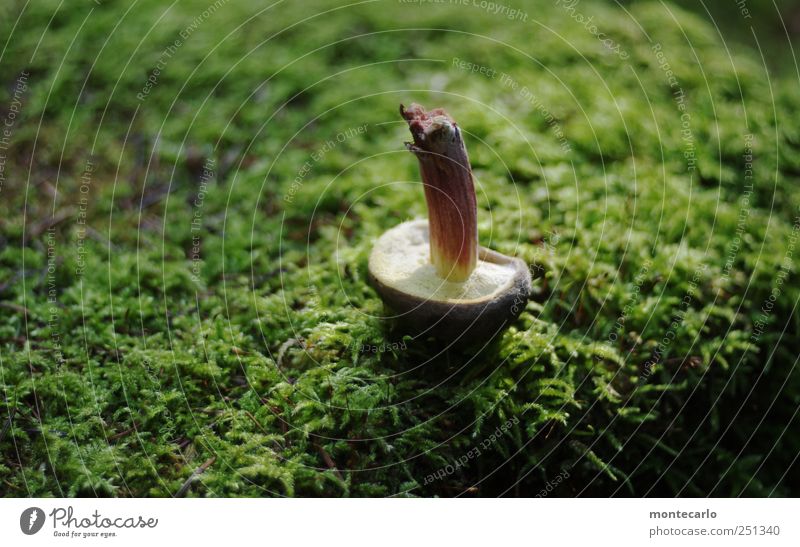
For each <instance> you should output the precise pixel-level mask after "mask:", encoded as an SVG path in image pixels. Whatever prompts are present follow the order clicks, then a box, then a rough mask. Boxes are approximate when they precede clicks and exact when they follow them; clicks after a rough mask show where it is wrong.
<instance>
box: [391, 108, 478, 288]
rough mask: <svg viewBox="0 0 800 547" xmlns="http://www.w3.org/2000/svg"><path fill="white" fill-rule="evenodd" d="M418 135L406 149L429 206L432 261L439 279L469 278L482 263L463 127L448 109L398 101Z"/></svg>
mask: <svg viewBox="0 0 800 547" xmlns="http://www.w3.org/2000/svg"><path fill="white" fill-rule="evenodd" d="M400 115H401V116H403V118H404V119H405V120H406V121H407V122H408V128H409V130H410V131H411V135H412V136H413V137H414V142H413V143H409V142H407V143H406V148H408V150H410V151H411V152H413V153H414V155H415V156H416V157H417V160H419V171H420V175H421V176H422V183H423V185H424V188H425V201H426V202H427V204H428V230H429V234H430V247H431V250H430V259H431V263H432V264H433V266H434V268H435V269H436V273H437V274H438V275H439V277H441V278H443V279H447V280H448V281H454V282H462V281H466V280H467V279H468V278H469V276H470V274H471V273H472V271H473V270H474V269H475V266H476V264H477V261H478V209H477V204H476V199H475V185H474V182H473V179H472V168H471V167H470V164H469V157H468V156H467V149H466V147H465V146H464V141H463V139H462V138H461V131H460V130H459V128H458V125H456V122H455V121H454V120H453V118H451V117H450V116H449V115H448V114H447V112H445V111H444V110H443V109H441V108H436V109H434V110H431V111H430V112H426V111H425V109H424V108H423V107H422V106H420V105H418V104H412V105H411V106H410V107H409V108H408V109H406V108H405V107H404V106H403V105H400Z"/></svg>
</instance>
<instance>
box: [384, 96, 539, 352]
mask: <svg viewBox="0 0 800 547" xmlns="http://www.w3.org/2000/svg"><path fill="white" fill-rule="evenodd" d="M400 114H401V115H402V116H403V118H404V119H405V120H406V122H408V127H409V130H410V131H411V135H412V136H413V140H414V142H413V143H406V148H407V149H408V150H409V151H411V152H412V153H413V154H414V155H415V156H416V157H417V160H418V161H419V170H420V175H421V176H422V183H423V186H424V189H425V201H426V202H427V205H428V220H427V221H426V220H422V219H417V220H410V221H407V222H403V223H401V224H399V225H397V226H395V227H394V228H391V229H390V230H388V231H387V232H385V233H384V234H383V235H381V236H380V237H379V238H378V240H377V241H376V242H375V245H374V247H373V249H372V253H371V254H370V258H369V278H370V281H371V283H372V285H373V286H374V287H375V289H376V290H377V292H378V294H379V295H380V296H381V298H382V299H383V301H384V303H385V304H386V305H387V307H388V308H390V309H391V310H393V311H394V312H396V313H397V314H398V315H397V318H398V319H399V320H400V321H401V322H403V323H406V324H407V325H411V326H413V327H414V328H415V330H419V331H429V332H430V333H431V334H434V335H437V336H439V337H445V338H451V339H452V338H458V337H466V338H467V339H472V340H474V339H475V338H474V337H475V336H480V337H481V338H487V337H492V336H493V335H495V334H496V333H498V332H500V330H501V329H502V328H503V327H504V326H505V325H506V324H507V323H508V322H509V321H510V320H511V319H513V318H514V317H516V316H517V315H519V313H520V312H521V311H522V309H523V308H524V307H525V302H526V300H527V298H528V295H529V294H530V291H531V275H530V272H529V271H528V268H527V266H526V264H525V263H524V262H523V261H522V260H520V259H519V258H514V257H510V256H505V255H503V254H500V253H498V252H496V251H493V250H491V249H486V248H484V247H481V246H480V245H479V244H478V211H477V205H476V199H475V185H474V182H473V178H472V168H471V167H470V164H469V158H468V156H467V149H466V147H465V146H464V141H463V139H462V138H461V131H460V130H459V128H458V125H457V124H456V123H455V121H454V120H453V118H451V117H450V116H449V115H448V114H447V113H446V112H445V111H444V110H443V109H441V108H437V109H434V110H431V111H430V112H426V111H425V109H424V108H423V107H422V106H420V105H418V104H412V105H411V106H410V107H409V108H408V109H406V108H405V107H403V105H400Z"/></svg>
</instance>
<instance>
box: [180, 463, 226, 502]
mask: <svg viewBox="0 0 800 547" xmlns="http://www.w3.org/2000/svg"><path fill="white" fill-rule="evenodd" d="M216 460H217V457H216V456H211V457H210V458H208V459H207V460H206V461H205V462H203V465H201V466H200V467H198V468H197V469H195V470H194V471H192V474H191V475H189V478H188V479H186V482H184V483H183V486H181V487H180V489H179V490H178V492H177V493H176V494H175V497H176V498H182V497H183V496H185V495H186V493H187V492H188V491H189V488H191V486H192V483H194V481H195V480H197V477H199V476H200V475H202V474H203V473H205V472H206V469H208V468H209V467H211V466H212V465H213V464H214V462H215V461H216Z"/></svg>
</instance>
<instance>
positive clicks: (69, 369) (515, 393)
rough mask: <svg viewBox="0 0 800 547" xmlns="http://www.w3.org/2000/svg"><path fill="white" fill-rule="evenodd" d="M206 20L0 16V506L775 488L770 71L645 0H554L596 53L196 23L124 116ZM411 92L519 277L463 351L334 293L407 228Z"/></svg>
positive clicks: (789, 87) (438, 14) (394, 18)
mask: <svg viewBox="0 0 800 547" xmlns="http://www.w3.org/2000/svg"><path fill="white" fill-rule="evenodd" d="M210 4H212V2H205V1H203V0H192V1H187V2H180V3H178V4H176V5H175V6H173V7H171V8H168V7H167V6H166V5H164V4H162V3H159V2H155V1H150V0H147V1H142V2H138V3H137V4H136V5H135V6H133V7H131V8H130V10H129V9H128V8H129V6H128V5H127V4H124V3H122V2H102V3H101V5H94V4H93V3H91V2H83V3H79V4H75V5H71V6H70V7H69V8H68V9H67V8H66V7H63V6H62V8H61V9H60V10H58V11H56V8H57V6H58V3H57V2H54V1H43V2H36V3H35V4H34V5H28V7H27V8H26V10H25V12H24V13H23V16H22V17H21V19H20V21H19V23H18V25H17V27H16V28H15V29H14V31H13V35H10V32H11V25H12V23H13V19H14V18H3V20H2V22H0V42H2V43H5V42H6V39H8V38H9V36H10V40H9V42H8V43H9V49H8V50H7V51H6V53H5V56H4V58H3V59H2V71H0V77H1V81H2V83H3V90H4V92H8V93H11V94H13V90H14V82H15V81H16V80H17V78H18V76H19V75H20V73H21V72H23V71H25V72H26V73H28V74H29V79H28V90H27V91H26V92H25V94H24V101H23V107H22V111H21V116H20V119H19V121H18V123H17V124H16V125H15V127H14V132H13V147H12V148H11V149H10V151H9V157H8V161H7V164H6V170H5V173H6V177H7V180H6V181H5V183H4V185H3V187H2V189H0V211H2V215H0V299H2V301H0V305H1V306H2V307H0V384H2V393H3V398H2V402H0V419H2V425H0V454H2V458H1V459H0V493H2V494H4V495H9V496H10V495H17V496H19V495H37V496H49V495H54V496H60V495H68V496H76V495H101V496H170V495H176V494H178V493H180V494H181V495H184V494H185V495H193V496H264V495H281V496H283V495H286V496H291V495H301V496H309V495H330V496H340V495H341V496H344V495H350V496H367V495H370V496H388V495H423V496H430V495H443V496H449V495H456V494H459V493H468V494H471V495H499V494H505V495H529V496H530V495H536V494H537V493H538V492H539V491H540V490H541V489H542V488H544V487H545V486H546V485H547V484H548V481H553V480H554V479H555V478H556V477H562V478H563V480H561V479H559V480H558V485H559V486H558V488H557V489H556V490H555V492H554V493H553V494H552V495H560V496H572V495H609V494H619V495H663V496H673V495H677V494H682V495H706V494H714V495H740V494H744V495H757V496H763V495H790V494H791V495H797V494H798V482H797V467H796V458H797V455H798V453H800V441H798V437H797V436H796V435H792V434H791V431H793V430H794V429H795V428H796V421H795V420H796V416H795V411H796V409H797V408H798V405H800V385H798V375H797V373H796V369H795V365H796V361H797V355H798V354H799V353H800V344H798V340H800V338H799V337H798V335H800V324H799V323H798V321H797V316H796V314H795V306H796V304H797V301H798V297H799V296H800V290H798V286H800V285H799V284H798V275H797V268H796V265H795V264H796V257H797V256H798V255H800V251H799V250H798V249H797V245H798V244H797V243H796V242H795V243H792V242H793V241H794V240H793V239H792V238H793V237H794V238H796V236H797V229H796V228H793V226H796V222H797V221H796V219H797V217H798V207H800V193H798V192H797V191H796V190H795V188H796V185H797V178H798V173H799V172H800V160H798V158H800V135H798V132H797V128H796V125H797V124H796V123H795V124H792V120H796V112H797V110H798V107H800V96H798V94H797V93H796V89H797V88H796V85H797V82H796V80H792V79H791V74H786V75H782V74H778V75H777V76H776V75H775V74H768V73H767V72H766V71H765V68H764V66H763V62H762V59H761V58H760V57H759V56H758V54H757V53H755V52H750V51H747V50H741V48H738V49H737V51H736V52H734V53H731V55H730V56H729V52H728V51H727V50H726V48H725V47H723V46H722V42H721V39H720V36H719V35H718V34H717V33H716V32H715V31H714V30H713V27H712V26H710V25H709V24H707V23H706V22H704V21H702V20H701V19H700V18H698V17H696V16H694V15H691V14H689V13H687V12H684V11H682V10H680V9H678V8H674V7H667V6H664V5H662V4H661V3H652V4H638V3H637V4H634V5H633V6H632V7H630V8H629V9H630V13H631V15H632V17H633V18H635V20H634V19H633V18H631V17H628V16H627V15H625V13H624V12H623V11H622V10H621V9H619V8H616V7H608V6H602V5H597V6H595V5H591V6H590V5H588V4H587V5H584V4H580V9H581V10H582V12H583V13H584V14H585V16H586V17H588V16H594V17H595V22H596V25H597V26H598V27H599V28H601V29H602V30H603V32H605V33H606V34H607V36H609V37H611V38H613V40H614V43H615V44H618V45H619V46H620V50H621V51H624V52H626V53H627V54H628V57H627V58H626V59H622V58H620V56H619V55H618V54H616V53H615V52H613V51H611V50H610V49H609V48H607V47H606V46H604V45H603V44H602V43H601V42H600V41H599V40H598V39H597V38H596V37H594V36H593V35H592V34H591V33H590V32H588V31H587V29H586V28H585V27H584V26H583V25H581V24H580V23H578V22H576V21H575V20H574V19H573V18H572V17H570V16H569V14H568V13H566V12H565V10H564V9H563V8H562V7H559V6H557V5H553V3H542V4H541V5H540V4H537V5H536V6H535V7H533V6H531V7H530V8H526V9H527V13H528V14H529V17H528V20H527V21H509V20H507V19H504V18H502V17H497V16H491V15H490V14H487V13H486V12H485V11H482V10H480V9H477V8H474V7H461V8H457V9H458V10H459V11H458V16H457V17H456V18H455V19H454V18H453V9H456V8H452V7H450V6H447V5H438V6H437V5H430V6H427V5H426V6H419V5H407V4H403V3H392V2H379V3H375V4H367V5H363V6H360V7H359V8H357V10H356V9H355V8H349V9H335V10H334V11H332V12H330V13H325V14H321V12H322V10H323V9H331V8H333V6H332V5H331V4H330V3H326V2H319V3H313V2H312V3H310V4H311V5H310V6H309V7H306V5H307V4H309V3H306V2H304V3H303V6H304V7H303V9H299V7H298V6H299V4H297V5H291V6H288V7H285V8H280V9H279V8H273V9H271V10H268V11H263V12H261V10H262V8H261V7H259V6H255V5H252V3H225V4H224V5H223V6H221V7H220V8H219V9H218V10H216V11H215V12H214V13H213V14H212V15H211V16H210V17H209V18H208V19H207V20H205V21H204V22H202V24H201V25H200V26H199V27H198V28H197V30H194V31H193V32H191V34H190V35H189V36H188V37H187V38H186V39H185V40H183V41H182V44H181V46H180V47H179V48H178V49H177V50H176V51H175V52H174V54H172V55H171V56H170V57H169V58H167V59H166V61H165V63H164V68H163V70H161V71H160V73H159V74H158V77H157V78H156V82H155V84H154V85H153V86H152V87H151V88H149V89H148V90H147V91H146V92H145V86H146V84H147V79H148V77H149V76H151V75H152V74H153V70H154V67H155V66H156V64H157V63H158V61H159V58H160V57H161V56H162V55H163V52H164V50H165V48H167V46H169V45H170V44H172V43H173V42H174V41H175V39H176V38H179V37H180V36H181V32H182V31H185V29H186V28H187V26H188V25H190V24H191V23H192V21H193V20H194V19H195V18H196V17H198V16H199V15H200V14H201V13H202V12H203V10H205V9H207V8H208V6H209V5H210ZM668 10H669V11H668ZM54 12H55V13H56V15H55V17H54V18H53V21H52V23H51V26H50V28H49V29H48V31H47V32H46V33H45V34H44V37H43V38H42V40H41V43H39V39H40V37H41V36H42V31H43V29H44V28H45V27H46V26H47V24H48V21H49V20H50V18H51V16H52V15H53V13H54ZM317 14H319V15H317ZM251 16H252V18H251ZM307 16H312V17H311V19H309V20H307V21H305V20H303V19H304V18H305V17H307ZM117 23H119V25H117ZM292 25H295V26H292ZM448 27H449V28H452V29H453V30H452V31H450V32H446V31H443V30H435V29H441V28H448ZM398 29H412V30H402V31H398ZM426 29H430V30H426ZM69 44H72V45H71V47H67V46H69ZM656 44H660V46H657V45H656ZM37 46H38V48H37ZM658 52H661V53H663V57H659V56H658V55H657V53H658ZM453 57H458V58H459V59H463V60H465V61H467V62H470V63H476V64H478V65H482V66H486V67H490V68H492V69H494V70H495V73H496V77H494V78H492V77H488V76H486V75H481V74H473V73H471V72H469V71H466V70H461V69H459V68H457V67H455V66H454V65H453ZM661 59H663V60H664V62H667V63H669V65H670V68H671V70H672V71H673V72H674V74H675V78H676V80H675V81H676V82H677V83H676V85H675V86H671V85H670V82H669V79H668V74H667V73H666V72H665V70H664V68H663V66H662V65H660V64H659V61H660V60H661ZM375 63H377V64H375ZM503 73H505V74H506V75H508V78H506V79H502V80H501V74H503ZM514 86H516V88H514ZM523 88H526V89H527V90H529V91H527V92H526V91H523ZM432 90H435V91H432ZM142 93H144V95H143V99H139V98H137V94H142ZM11 96H12V95H7V96H4V100H3V101H2V102H3V104H9V103H10V100H11ZM678 96H680V97H681V100H682V101H683V104H685V105H686V112H687V113H688V116H689V121H688V123H687V125H686V126H685V127H683V129H687V130H688V133H686V132H685V133H683V134H682V133H681V129H682V126H681V114H682V111H681V110H679V108H680V105H681V102H680V101H679V100H677V97H678ZM411 101H417V102H420V103H422V104H425V105H430V106H444V107H446V108H447V109H448V110H449V111H450V112H451V113H452V115H453V116H454V117H455V119H457V120H459V122H460V124H461V126H462V127H463V129H464V131H465V134H466V139H467V140H468V147H469V150H470V154H471V157H472V160H473V165H474V168H475V174H476V177H477V179H478V186H479V189H478V202H479V207H480V208H481V211H480V213H479V214H480V219H479V222H480V225H479V230H480V235H481V241H482V243H483V244H484V245H488V246H491V247H494V248H496V249H498V250H500V251H502V252H504V253H507V254H514V255H516V256H519V257H521V258H523V259H524V260H526V261H527V262H528V263H530V264H531V268H532V271H533V272H534V274H535V277H536V281H535V285H536V287H535V292H536V294H535V298H534V299H533V300H531V301H530V302H529V303H528V304H527V308H526V310H525V312H524V313H523V314H522V316H521V317H520V319H519V320H518V321H517V322H516V323H515V324H514V325H513V326H512V327H511V328H510V329H508V331H507V332H505V333H504V334H503V335H502V336H501V337H499V338H498V339H496V340H494V341H492V342H491V343H489V344H488V345H486V346H485V347H480V346H478V347H473V348H463V347H462V348H445V347H442V346H441V344H438V343H436V342H435V341H433V340H427V339H413V338H409V337H404V336H403V333H398V332H393V331H391V330H390V329H388V328H387V325H385V324H384V323H383V322H382V320H381V317H382V316H383V314H384V310H383V306H382V303H381V302H380V300H379V299H378V298H377V296H376V294H375V292H374V291H373V290H372V289H371V288H370V287H369V286H368V285H367V283H366V278H367V275H366V273H367V272H366V261H367V256H368V254H369V251H370V247H371V244H372V241H373V240H374V239H375V238H376V237H377V236H378V235H379V234H380V233H382V232H383V231H384V230H386V229H388V228H390V227H392V226H394V225H396V224H397V223H398V222H400V221H402V220H404V219H407V218H410V217H412V216H423V215H424V214H425V209H424V201H423V199H422V193H421V191H420V187H419V185H418V184H417V183H416V181H417V180H418V174H417V172H416V165H415V162H414V161H412V158H410V157H409V155H408V154H407V153H406V152H405V151H404V149H403V147H402V142H403V140H407V138H408V136H407V130H406V128H405V127H404V124H403V123H402V120H400V119H399V117H398V115H397V106H398V104H399V103H400V102H406V103H408V102H411ZM364 124H366V132H365V133H361V134H358V133H356V134H355V135H350V136H348V132H352V130H353V129H355V128H358V127H360V126H362V125H364ZM340 134H344V135H345V136H344V137H342V138H341V140H337V136H338V135H340ZM748 135H751V137H750V136H748ZM687 136H688V141H687ZM750 149H752V154H753V158H754V159H753V165H754V168H753V169H754V173H753V179H752V184H753V189H752V193H747V192H748V191H747V187H746V184H747V181H745V179H744V169H745V162H746V158H745V155H746V153H748V152H749V151H750ZM687 152H690V153H691V154H690V159H689V160H687V157H686V155H685V154H686V153H687ZM31 158H32V168H31V169H30V170H29V165H31ZM87 161H91V163H92V166H93V172H92V173H91V174H89V175H86V168H87ZM687 167H691V169H688V168H687ZM204 168H205V169H206V171H204ZM209 172H210V174H209ZM82 185H83V186H82ZM82 196H86V197H87V200H86V202H85V203H82V202H81V198H82ZM745 197H746V198H747V201H745V200H744V198H745ZM743 210H746V211H747V214H746V215H745V217H746V218H745V219H744V221H743V224H742V223H741V222H742V221H741V218H742V211H743ZM84 213H85V220H86V226H88V227H89V229H88V230H84V225H83V224H82V223H81V222H82V221H83V220H84ZM51 225H52V228H50V226H51ZM740 226H743V229H740ZM737 230H738V231H737ZM195 247H199V253H198V252H197V251H198V250H197V249H195ZM792 249H794V250H793V253H794V255H793V256H790V255H789V252H790V251H792ZM48 250H50V251H51V252H50V258H51V262H50V263H48ZM787 256H788V260H787V258H786V257H787ZM195 257H198V258H199V260H193V259H194V258H195ZM48 266H50V268H49V269H48ZM776 290H778V291H780V294H779V297H778V298H776V299H775V302H774V303H772V304H771V308H770V309H769V310H768V313H764V312H763V311H762V308H764V305H765V302H770V295H771V294H773V293H774V291H776ZM476 452H480V455H479V457H472V456H468V457H466V459H465V455H468V454H472V455H473V456H474V455H475V454H476ZM457 462H463V463H464V465H460V464H459V465H457ZM198 468H202V471H203V472H202V473H200V472H197V473H196V472H195V471H196V470H198ZM193 474H194V475H193ZM193 476H194V478H191V477H193ZM187 481H189V482H187ZM551 484H552V482H551Z"/></svg>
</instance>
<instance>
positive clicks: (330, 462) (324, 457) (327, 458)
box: [316, 445, 344, 480]
mask: <svg viewBox="0 0 800 547" xmlns="http://www.w3.org/2000/svg"><path fill="white" fill-rule="evenodd" d="M316 446H317V451H318V452H319V455H320V456H322V461H324V462H325V465H326V466H328V469H330V470H331V471H333V472H334V473H335V474H336V476H337V477H339V480H344V478H343V477H342V474H341V472H340V471H339V469H338V468H337V467H336V462H334V461H333V458H331V456H330V454H328V453H327V452H326V451H325V449H324V448H322V446H321V445H316Z"/></svg>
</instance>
